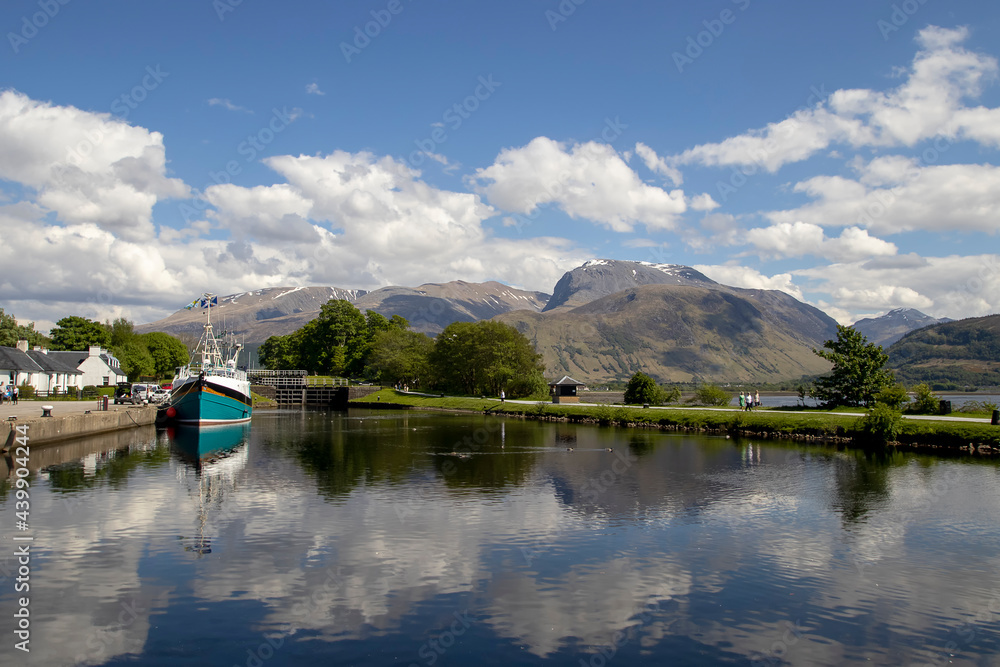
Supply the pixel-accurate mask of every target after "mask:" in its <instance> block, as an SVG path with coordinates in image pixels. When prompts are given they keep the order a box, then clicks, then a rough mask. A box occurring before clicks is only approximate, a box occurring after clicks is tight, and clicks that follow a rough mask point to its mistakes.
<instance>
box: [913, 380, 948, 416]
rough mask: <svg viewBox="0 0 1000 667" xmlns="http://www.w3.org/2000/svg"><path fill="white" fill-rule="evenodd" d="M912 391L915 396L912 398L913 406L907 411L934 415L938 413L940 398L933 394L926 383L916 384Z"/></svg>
mask: <svg viewBox="0 0 1000 667" xmlns="http://www.w3.org/2000/svg"><path fill="white" fill-rule="evenodd" d="M913 393H914V394H916V398H915V399H914V400H913V406H912V407H910V408H909V409H908V410H907V412H912V413H914V414H918V415H936V414H937V413H938V408H939V406H940V399H939V398H938V397H937V396H935V395H934V392H933V391H931V388H930V386H928V385H927V384H926V383H921V384H918V385H917V386H915V387H914V388H913Z"/></svg>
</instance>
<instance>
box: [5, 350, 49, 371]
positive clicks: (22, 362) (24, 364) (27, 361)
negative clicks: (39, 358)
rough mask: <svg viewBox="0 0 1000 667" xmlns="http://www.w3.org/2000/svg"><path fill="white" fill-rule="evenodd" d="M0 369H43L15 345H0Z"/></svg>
mask: <svg viewBox="0 0 1000 667" xmlns="http://www.w3.org/2000/svg"><path fill="white" fill-rule="evenodd" d="M0 370H5V371H23V372H25V373H38V372H41V371H43V370H44V369H43V368H42V367H41V366H39V365H38V364H37V363H35V361H34V360H33V359H32V358H31V357H29V356H28V354H27V352H22V351H21V350H19V349H17V348H16V347H2V346H0Z"/></svg>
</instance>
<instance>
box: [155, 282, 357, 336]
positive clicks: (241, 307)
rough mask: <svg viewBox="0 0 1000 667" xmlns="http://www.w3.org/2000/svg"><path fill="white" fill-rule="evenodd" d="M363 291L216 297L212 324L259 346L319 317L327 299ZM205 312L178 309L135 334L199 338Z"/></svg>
mask: <svg viewBox="0 0 1000 667" xmlns="http://www.w3.org/2000/svg"><path fill="white" fill-rule="evenodd" d="M364 294H366V292H365V291H364V290H347V289H340V288H339V287H269V288H265V289H259V290H253V291H250V292H240V293H238V294H229V295H227V296H220V297H219V305H218V306H217V307H215V306H213V307H212V325H213V328H214V329H215V331H216V332H221V331H223V330H227V331H232V332H235V333H237V334H240V336H241V338H242V337H245V339H246V340H247V342H248V343H260V342H263V341H265V340H267V338H268V337H269V336H272V335H274V334H275V333H280V334H285V333H291V332H292V331H295V329H298V328H299V327H301V326H302V325H303V324H305V323H306V322H308V321H309V320H311V319H313V318H314V317H316V315H317V314H319V307H320V306H322V305H323V304H324V303H326V302H327V301H329V300H330V299H346V300H347V301H355V300H356V299H357V298H358V297H360V296H363V295H364ZM204 324H205V311H204V310H202V309H201V308H192V309H191V310H185V309H183V308H182V309H181V310H178V311H177V312H176V313H174V314H173V315H170V316H169V317H166V318H164V319H162V320H158V321H156V322H150V323H149V324H140V325H137V326H136V328H135V329H136V331H137V332H138V333H147V332H149V331H164V332H166V333H169V334H173V335H175V336H178V337H180V338H182V339H184V338H186V337H190V336H193V337H194V339H195V340H196V341H197V339H198V338H199V337H200V336H201V332H202V329H203V328H204Z"/></svg>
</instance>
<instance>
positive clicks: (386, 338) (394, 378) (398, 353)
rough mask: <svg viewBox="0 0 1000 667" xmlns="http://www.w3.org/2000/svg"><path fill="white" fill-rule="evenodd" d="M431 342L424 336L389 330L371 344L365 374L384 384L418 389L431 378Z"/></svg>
mask: <svg viewBox="0 0 1000 667" xmlns="http://www.w3.org/2000/svg"><path fill="white" fill-rule="evenodd" d="M433 349H434V341H433V340H432V339H431V338H430V336H428V335H427V334H423V333H418V332H416V331H405V330H402V329H399V328H396V327H390V328H389V329H386V330H385V331H380V332H378V333H377V334H376V335H375V339H374V340H373V341H372V345H371V351H370V354H369V361H368V367H367V372H368V373H369V374H370V376H371V377H372V378H373V379H378V380H379V381H380V382H382V383H383V384H391V385H394V384H397V383H401V384H408V385H411V386H414V387H419V386H420V384H421V383H422V382H425V381H426V380H427V379H428V378H429V377H430V362H429V360H428V357H429V356H430V353H431V350H433Z"/></svg>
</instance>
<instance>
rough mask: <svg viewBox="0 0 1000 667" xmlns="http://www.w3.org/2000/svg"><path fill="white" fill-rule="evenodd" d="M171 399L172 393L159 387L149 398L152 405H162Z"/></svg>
mask: <svg viewBox="0 0 1000 667" xmlns="http://www.w3.org/2000/svg"><path fill="white" fill-rule="evenodd" d="M168 398H170V392H169V391H167V390H166V389H164V388H163V387H157V388H156V389H154V390H153V393H152V395H151V396H150V397H149V402H150V403H162V402H164V401H165V400H167V399H168Z"/></svg>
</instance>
